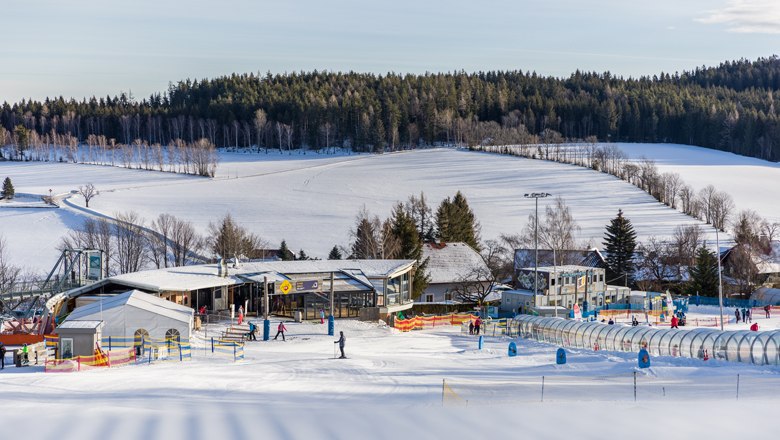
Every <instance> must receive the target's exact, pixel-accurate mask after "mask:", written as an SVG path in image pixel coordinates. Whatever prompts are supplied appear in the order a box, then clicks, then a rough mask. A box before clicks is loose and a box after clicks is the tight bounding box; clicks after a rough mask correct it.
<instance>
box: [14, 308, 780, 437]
mask: <svg viewBox="0 0 780 440" xmlns="http://www.w3.org/2000/svg"><path fill="white" fill-rule="evenodd" d="M274 325H275V323H273V325H272V328H273V327H274ZM287 327H288V333H287V337H288V340H287V341H286V342H282V341H281V340H279V341H269V342H262V341H258V342H250V343H248V344H247V347H246V353H245V360H244V361H240V362H237V363H233V362H232V360H229V359H226V358H220V357H214V355H211V354H210V352H209V350H208V349H207V347H206V346H204V345H202V341H203V339H204V337H206V335H205V334H204V333H203V332H200V333H198V335H197V339H198V342H196V348H195V350H194V352H193V359H192V360H191V361H186V362H184V363H179V362H170V363H165V362H161V363H152V364H151V365H146V364H141V365H135V366H127V367H121V368H112V369H108V370H100V371H94V370H93V371H88V372H80V373H60V374H53V373H50V374H45V373H43V372H42V371H41V367H30V368H23V369H15V368H8V369H6V370H4V371H2V372H0V389H2V390H3V404H2V424H1V425H0V432H2V431H5V432H8V430H9V429H11V430H13V432H18V431H16V429H19V428H18V427H19V426H29V429H25V438H28V439H38V438H40V439H50V438H58V439H84V438H105V439H129V438H139V439H140V438H143V439H154V438H167V439H209V438H231V439H250V438H272V439H280V440H284V439H306V438H310V439H365V438H372V439H377V440H380V439H388V440H391V439H393V440H394V439H398V438H399V437H402V438H419V439H441V438H450V439H474V438H495V437H497V438H543V439H566V438H586V439H603V438H605V437H614V436H620V437H630V438H632V439H657V438H686V437H692V436H698V435H703V434H706V437H707V438H712V439H721V438H727V437H729V438H730V437H733V435H734V434H735V433H738V432H743V429H742V428H744V425H745V423H749V425H750V426H749V432H750V438H752V439H764V438H776V437H774V436H776V434H777V432H776V430H777V428H776V426H775V425H774V424H773V423H771V422H767V420H773V419H772V418H771V417H772V416H773V413H774V412H775V408H776V399H777V396H776V392H777V389H778V386H780V375H778V370H777V368H776V367H756V366H750V365H743V364H730V363H725V362H719V361H714V360H710V361H706V362H705V361H700V360H697V359H682V358H660V357H659V358H653V359H651V362H652V366H651V368H649V369H646V370H637V369H636V354H634V353H618V352H605V351H600V352H592V351H587V350H573V349H572V350H567V352H568V363H567V364H566V365H556V364H555V350H556V349H557V347H555V346H552V345H546V344H542V343H537V342H531V341H527V340H518V341H517V343H518V348H519V350H518V352H519V354H518V356H517V357H513V358H509V357H507V354H506V351H507V344H508V343H509V339H506V338H502V337H486V338H485V341H486V342H485V346H484V348H483V349H482V350H478V349H477V337H475V336H468V335H461V334H460V331H459V328H458V327H443V328H438V329H432V330H424V331H415V332H410V333H399V332H397V331H396V330H394V329H389V328H387V327H385V326H382V325H379V324H375V323H366V322H357V321H352V320H339V321H337V322H336V334H338V332H339V331H344V332H345V335H346V337H347V344H346V353H347V356H348V357H349V358H348V359H346V360H339V359H334V358H333V357H334V350H333V349H334V344H333V341H334V340H335V338H333V337H329V336H327V334H326V332H327V329H326V327H327V326H326V325H321V324H319V323H311V322H304V323H288V324H287ZM216 330H218V329H215V328H214V327H211V328H210V330H209V331H210V333H209V334H212V335H213V334H214V333H215V331H216ZM634 372H636V373H637V397H636V401H634V390H633V375H634ZM737 374H739V375H740V390H739V400H738V401H737V400H736V396H737V389H736V382H737ZM542 377H544V383H545V388H544V396H542ZM443 380H446V383H447V385H448V386H449V387H450V388H451V390H452V392H448V393H446V396H444V397H445V404H444V405H443V404H442V400H443V394H442V381H443ZM542 399H543V400H544V403H542V402H541V401H542ZM660 421H663V423H660ZM735 421H741V423H736V422H735ZM25 423H26V424H28V425H24V424H25ZM672 429H673V431H671V432H670V430H672Z"/></svg>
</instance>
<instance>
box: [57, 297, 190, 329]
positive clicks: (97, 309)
mask: <svg viewBox="0 0 780 440" xmlns="http://www.w3.org/2000/svg"><path fill="white" fill-rule="evenodd" d="M124 306H128V307H133V308H136V309H140V310H146V311H149V312H152V313H156V314H158V315H162V316H165V317H168V318H171V319H174V320H176V321H182V322H187V323H188V322H189V321H190V319H192V315H193V313H194V310H192V308H190V307H187V306H182V305H179V304H176V303H174V302H172V301H168V300H165V299H162V298H158V297H156V296H154V295H149V294H148V293H144V292H140V291H138V290H131V291H129V292H125V293H122V294H119V295H116V296H113V297H110V298H103V299H102V300H100V301H95V302H93V303H90V304H87V305H84V306H81V307H77V308H76V309H75V310H73V312H71V314H70V315H68V317H67V319H66V320H65V322H66V323H67V322H70V321H75V320H79V319H81V318H94V317H96V316H100V314H102V313H104V312H107V311H109V310H111V309H116V308H119V307H124Z"/></svg>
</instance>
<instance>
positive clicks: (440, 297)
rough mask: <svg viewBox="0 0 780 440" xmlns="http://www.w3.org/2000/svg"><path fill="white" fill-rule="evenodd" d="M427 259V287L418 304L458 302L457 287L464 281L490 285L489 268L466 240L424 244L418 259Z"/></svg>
mask: <svg viewBox="0 0 780 440" xmlns="http://www.w3.org/2000/svg"><path fill="white" fill-rule="evenodd" d="M426 258H427V259H428V266H427V272H428V277H429V278H430V281H429V282H428V287H426V288H425V291H424V292H423V293H422V295H421V297H420V298H419V299H417V303H418V304H460V303H462V302H463V301H461V299H460V298H458V293H457V291H458V288H459V287H461V285H462V284H464V283H479V284H483V285H484V287H485V288H489V287H490V269H489V268H488V267H487V264H485V261H484V260H483V259H482V257H481V256H480V255H479V253H477V251H475V250H474V249H472V248H471V247H470V246H469V245H467V244H466V243H425V244H424V245H423V248H422V260H425V259H426Z"/></svg>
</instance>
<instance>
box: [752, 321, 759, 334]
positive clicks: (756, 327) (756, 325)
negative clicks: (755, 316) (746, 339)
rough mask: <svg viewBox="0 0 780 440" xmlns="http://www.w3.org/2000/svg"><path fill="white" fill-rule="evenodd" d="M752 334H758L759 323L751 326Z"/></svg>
mask: <svg viewBox="0 0 780 440" xmlns="http://www.w3.org/2000/svg"><path fill="white" fill-rule="evenodd" d="M750 331H751V332H757V331H758V323H757V322H754V323H753V325H751V326H750Z"/></svg>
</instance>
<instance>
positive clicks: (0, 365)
mask: <svg viewBox="0 0 780 440" xmlns="http://www.w3.org/2000/svg"><path fill="white" fill-rule="evenodd" d="M0 370H5V345H3V343H2V342H0Z"/></svg>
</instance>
